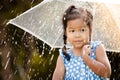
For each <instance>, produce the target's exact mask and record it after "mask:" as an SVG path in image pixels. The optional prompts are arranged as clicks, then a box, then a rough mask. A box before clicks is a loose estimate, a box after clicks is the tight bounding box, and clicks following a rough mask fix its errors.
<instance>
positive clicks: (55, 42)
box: [52, 30, 62, 49]
mask: <svg viewBox="0 0 120 80" xmlns="http://www.w3.org/2000/svg"><path fill="white" fill-rule="evenodd" d="M61 34H62V30H61ZM61 34H60V35H59V37H58V38H57V39H56V40H55V42H54V44H53V46H52V49H53V47H55V46H54V45H55V43H56V42H57V41H58V39H59V38H60V36H61Z"/></svg>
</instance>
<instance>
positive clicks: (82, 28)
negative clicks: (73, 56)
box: [66, 18, 89, 48]
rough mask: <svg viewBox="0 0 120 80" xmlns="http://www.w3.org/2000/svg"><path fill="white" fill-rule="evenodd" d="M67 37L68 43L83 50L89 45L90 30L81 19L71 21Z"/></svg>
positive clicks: (68, 24)
mask: <svg viewBox="0 0 120 80" xmlns="http://www.w3.org/2000/svg"><path fill="white" fill-rule="evenodd" d="M66 36H67V41H68V42H70V43H71V44H72V45H73V46H74V47H75V48H82V47H83V46H84V45H85V44H87V43H89V28H88V26H87V25H86V23H85V22H84V21H83V20H82V19H80V18H78V19H74V20H69V21H68V22H67V29H66Z"/></svg>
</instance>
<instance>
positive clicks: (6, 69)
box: [0, 0, 120, 80]
mask: <svg viewBox="0 0 120 80" xmlns="http://www.w3.org/2000/svg"><path fill="white" fill-rule="evenodd" d="M41 1H42V0H0V80H52V75H53V71H54V68H55V65H56V59H57V57H58V54H59V53H58V49H53V50H52V51H51V48H50V47H49V46H48V45H46V44H45V43H43V42H42V41H40V40H38V39H37V38H35V37H34V36H32V35H31V34H29V33H27V32H25V31H23V30H21V29H20V28H18V27H16V26H13V25H6V23H7V22H8V21H9V20H10V19H12V18H15V17H16V16H18V15H20V14H21V13H23V12H25V11H26V10H28V9H30V8H31V7H34V6H35V5H37V4H39V3H40V2H41ZM106 52H107V55H108V58H109V60H110V64H111V67H112V75H111V78H110V80H119V79H120V53H119V52H111V51H106Z"/></svg>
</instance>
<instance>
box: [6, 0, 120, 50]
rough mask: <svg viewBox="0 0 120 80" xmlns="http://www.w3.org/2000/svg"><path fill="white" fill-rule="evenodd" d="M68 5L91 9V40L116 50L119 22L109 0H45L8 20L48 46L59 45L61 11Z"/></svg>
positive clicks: (60, 45) (60, 43)
mask: <svg viewBox="0 0 120 80" xmlns="http://www.w3.org/2000/svg"><path fill="white" fill-rule="evenodd" d="M70 5H76V6H78V7H84V8H86V9H88V10H90V11H92V13H93V16H94V24H93V36H92V40H101V41H103V42H104V44H105V47H106V48H107V50H115V51H120V45H119V44H120V41H119V40H120V30H119V27H118V26H120V25H119V24H118V23H117V21H116V17H115V15H117V16H119V15H118V14H113V13H111V10H110V7H108V6H111V5H112V4H107V5H106V4H103V3H93V2H85V1H83V0H82V1H80V0H45V1H43V2H41V3H40V4H38V5H37V6H35V7H33V8H31V9H29V10H28V11H26V12H24V13H23V14H21V15H19V16H17V17H16V18H14V19H11V20H10V21H9V22H8V24H9V23H10V24H13V25H15V26H17V27H19V28H21V29H23V30H25V31H27V32H29V33H30V34H32V35H34V36H35V37H37V38H38V39H40V40H42V41H43V42H45V43H47V44H48V45H49V46H51V47H52V48H60V47H63V40H62V39H63V38H62V31H63V30H62V15H63V13H64V11H65V10H66V9H67V8H68V6H70ZM113 6H114V5H113ZM119 8H120V7H119ZM119 13H120V12H119ZM119 17H120V16H119ZM118 21H120V19H118Z"/></svg>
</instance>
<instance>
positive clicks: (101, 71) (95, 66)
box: [82, 44, 111, 77]
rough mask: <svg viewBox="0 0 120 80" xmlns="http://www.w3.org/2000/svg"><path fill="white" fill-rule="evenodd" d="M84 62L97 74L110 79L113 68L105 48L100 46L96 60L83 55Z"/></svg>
mask: <svg viewBox="0 0 120 80" xmlns="http://www.w3.org/2000/svg"><path fill="white" fill-rule="evenodd" d="M82 57H83V60H84V62H85V63H86V64H87V65H88V66H89V68H91V69H92V70H93V71H94V72H95V73H96V74H98V75H99V76H102V77H110V75H111V66H110V63H109V60H108V58H107V55H106V51H105V48H104V46H103V45H102V44H100V45H99V46H98V47H97V49H96V60H93V59H92V58H90V57H89V55H88V54H86V53H83V54H82Z"/></svg>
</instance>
